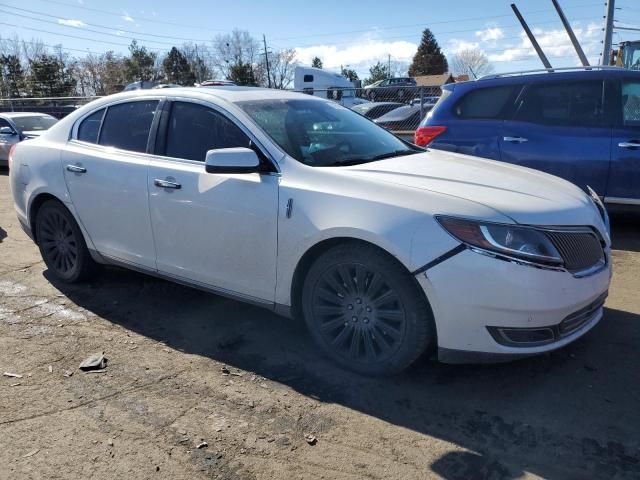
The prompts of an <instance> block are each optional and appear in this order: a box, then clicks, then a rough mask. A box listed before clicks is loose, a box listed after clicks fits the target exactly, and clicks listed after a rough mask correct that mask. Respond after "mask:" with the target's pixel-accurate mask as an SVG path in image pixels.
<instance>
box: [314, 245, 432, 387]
mask: <svg viewBox="0 0 640 480" xmlns="http://www.w3.org/2000/svg"><path fill="white" fill-rule="evenodd" d="M302 302H303V304H302V310H303V313H304V318H305V321H306V323H307V326H308V328H309V330H310V331H311V334H312V335H313V337H314V339H315V340H316V342H317V343H318V345H320V347H321V348H322V349H323V350H324V351H325V352H326V353H327V354H329V356H330V357H331V358H333V359H334V360H335V361H337V362H338V363H340V364H341V365H343V366H345V367H347V368H349V369H351V370H354V371H356V372H359V373H363V374H367V375H388V374H393V373H397V372H399V371H402V370H404V369H405V368H407V367H408V366H409V365H411V364H412V363H413V362H414V361H415V360H416V359H417V358H418V357H420V356H421V355H422V353H423V352H424V351H425V349H426V348H427V346H428V345H429V342H430V341H431V340H432V339H433V320H432V315H431V310H430V308H429V305H428V303H427V301H426V299H425V298H424V295H423V293H422V292H421V291H420V290H419V288H418V286H417V285H416V282H415V280H414V279H413V278H412V277H411V275H410V274H409V272H407V271H406V270H405V269H404V267H402V265H400V264H398V262H397V261H396V260H395V259H393V258H392V257H390V256H389V255H387V254H385V253H384V252H382V251H380V250H379V249H377V248H375V247H373V246H369V245H363V244H358V243H353V244H345V245H340V246H337V247H335V248H332V249H331V250H329V251H327V252H325V253H324V254H322V255H321V256H320V257H319V258H318V259H317V260H316V261H315V262H314V264H313V265H312V266H311V268H310V269H309V272H308V274H307V277H306V280H305V283H304V287H303V293H302Z"/></svg>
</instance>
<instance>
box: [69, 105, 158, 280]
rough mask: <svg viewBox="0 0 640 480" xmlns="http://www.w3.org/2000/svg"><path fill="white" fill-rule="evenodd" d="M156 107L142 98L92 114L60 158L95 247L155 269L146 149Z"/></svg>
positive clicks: (85, 120) (75, 202) (78, 211)
mask: <svg viewBox="0 0 640 480" xmlns="http://www.w3.org/2000/svg"><path fill="white" fill-rule="evenodd" d="M157 106H158V101H157V100H141V101H134V102H126V103H119V104H116V105H112V106H109V107H108V108H106V109H101V110H99V111H97V112H95V113H93V114H92V115H90V116H88V117H87V118H85V119H84V120H83V121H82V122H81V123H80V125H79V126H78V130H77V132H76V134H75V139H74V140H72V141H70V142H69V143H68V144H67V147H66V148H65V150H64V151H63V153H62V158H61V160H62V168H63V169H64V178H65V181H66V184H67V188H68V189H69V193H70V195H71V200H72V202H73V206H74V208H75V210H76V212H77V214H78V217H79V220H80V222H81V223H82V225H83V226H84V228H85V230H86V231H87V233H88V234H89V237H90V238H91V241H92V242H93V244H94V245H95V247H96V249H97V250H98V251H99V252H100V253H101V254H103V255H105V256H107V257H109V258H111V259H113V260H117V261H121V262H125V263H127V264H133V265H134V266H141V267H145V268H148V269H154V270H155V249H154V246H153V236H152V234H151V221H150V218H149V198H148V191H147V167H148V162H149V156H148V155H146V154H145V153H144V152H146V150H147V142H148V138H149V131H150V129H151V124H152V121H153V118H154V113H155V111H156V108H157ZM105 110H106V112H105Z"/></svg>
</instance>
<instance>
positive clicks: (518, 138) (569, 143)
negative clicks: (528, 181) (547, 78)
mask: <svg viewBox="0 0 640 480" xmlns="http://www.w3.org/2000/svg"><path fill="white" fill-rule="evenodd" d="M603 96H604V89H603V81H602V80H590V81H569V80H567V81H564V82H554V83H548V82H541V83H534V84H531V85H528V86H527V87H525V91H524V92H523V94H522V97H521V99H520V101H519V105H518V107H517V111H516V113H515V116H514V118H513V119H512V120H509V121H505V122H504V126H503V129H502V136H501V137H502V138H501V144H500V152H501V158H502V160H503V161H505V162H508V163H513V164H516V165H522V166H525V167H530V168H535V169H537V170H541V171H543V172H546V173H550V174H552V175H556V176H558V177H562V178H564V179H566V180H569V181H570V182H572V183H574V184H575V185H577V186H579V187H580V188H582V189H586V187H587V185H589V186H590V187H591V188H593V189H594V190H595V191H596V192H597V193H598V195H600V196H604V194H605V190H606V186H607V176H608V174H609V160H610V145H611V126H610V122H609V121H608V120H607V119H606V115H605V113H604V109H603V105H604V97H603Z"/></svg>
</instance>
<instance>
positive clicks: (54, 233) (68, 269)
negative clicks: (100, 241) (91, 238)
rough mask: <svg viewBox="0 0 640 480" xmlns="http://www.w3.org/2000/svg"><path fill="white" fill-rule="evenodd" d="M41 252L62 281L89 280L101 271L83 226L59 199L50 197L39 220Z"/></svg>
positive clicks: (37, 232) (38, 217)
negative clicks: (85, 238)
mask: <svg viewBox="0 0 640 480" xmlns="http://www.w3.org/2000/svg"><path fill="white" fill-rule="evenodd" d="M35 227H36V228H35V230H36V238H37V241H38V247H39V248H40V254H41V255H42V259H43V260H44V263H45V264H46V265H47V268H48V269H49V271H50V272H51V273H52V274H53V275H54V276H55V277H56V278H57V279H58V280H60V281H62V282H65V283H75V282H80V281H82V280H87V279H89V278H90V277H91V276H93V275H94V274H95V272H96V270H97V264H96V263H95V262H94V260H93V259H92V258H91V254H90V253H89V250H88V249H87V244H86V243H85V241H84V237H83V235H82V232H81V231H80V227H78V224H77V223H76V221H75V219H74V218H73V215H71V212H69V210H67V208H66V207H65V206H64V205H62V204H61V203H60V202H58V201H56V200H47V201H46V202H45V203H43V204H42V206H41V207H40V209H39V210H38V213H37V216H36V221H35Z"/></svg>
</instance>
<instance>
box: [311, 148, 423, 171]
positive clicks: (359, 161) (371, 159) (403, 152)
mask: <svg viewBox="0 0 640 480" xmlns="http://www.w3.org/2000/svg"><path fill="white" fill-rule="evenodd" d="M414 153H421V150H412V149H407V150H395V151H393V152H387V153H381V154H380V155H375V156H373V157H366V158H348V159H344V160H336V161H335V162H331V163H326V164H324V165H319V166H322V167H348V166H350V165H361V164H363V163H369V162H375V161H376V160H384V159H385V158H392V157H402V156H405V155H413V154H414Z"/></svg>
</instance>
